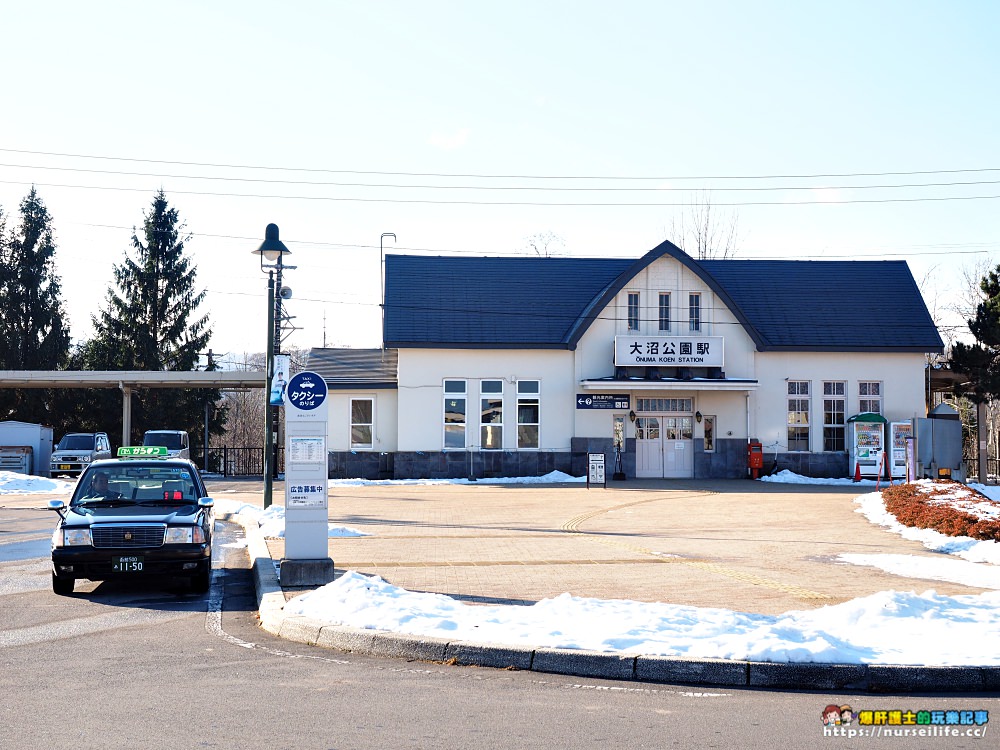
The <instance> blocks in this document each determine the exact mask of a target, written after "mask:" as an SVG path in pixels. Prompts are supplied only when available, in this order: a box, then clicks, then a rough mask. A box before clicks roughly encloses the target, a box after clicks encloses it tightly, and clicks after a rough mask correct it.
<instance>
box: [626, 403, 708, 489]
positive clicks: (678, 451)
mask: <svg viewBox="0 0 1000 750" xmlns="http://www.w3.org/2000/svg"><path fill="white" fill-rule="evenodd" d="M635 450H636V462H635V475H636V477H647V478H679V479H682V478H690V477H693V476H694V419H693V418H692V417H690V416H667V415H644V416H641V417H637V418H636V420H635Z"/></svg>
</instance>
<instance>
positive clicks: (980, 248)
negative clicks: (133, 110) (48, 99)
mask: <svg viewBox="0 0 1000 750" xmlns="http://www.w3.org/2000/svg"><path fill="white" fill-rule="evenodd" d="M69 223H71V224H75V225H77V226H83V227H95V228H99V229H121V230H125V231H131V230H134V229H135V227H128V226H124V225H118V224H90V223H81V222H69ZM185 236H188V237H201V238H209V239H224V240H238V241H240V242H259V241H260V237H248V236H244V235H236V234H213V233H209V232H187V233H186V235H185ZM288 241H289V242H293V243H295V244H298V245H315V246H318V247H340V248H353V249H361V250H374V249H376V248H378V247H379V246H378V245H374V244H373V245H367V244H364V243H359V242H353V243H351V242H327V241H323V240H307V239H301V238H295V237H292V238H290V239H288ZM910 247H913V248H917V249H915V250H900V249H890V250H882V249H880V248H877V247H871V248H855V249H848V250H840V251H834V252H833V253H832V254H829V253H826V252H824V254H823V255H822V256H819V257H818V258H817V259H818V260H837V259H845V260H854V259H856V258H857V256H858V254H859V253H867V252H870V253H873V254H874V255H877V256H879V257H913V256H919V255H954V254H969V255H977V254H982V253H989V252H993V251H995V250H1000V240H994V241H986V242H942V243H931V244H925V245H912V246H910ZM921 248H941V249H940V250H922V249H921ZM966 248H972V249H966ZM393 250H401V251H405V252H409V253H431V254H435V255H442V254H446V255H476V256H483V255H490V253H484V252H483V251H482V250H481V249H475V250H460V249H455V248H434V247H409V246H405V245H400V246H396V247H394V248H393ZM740 252H741V253H743V252H751V250H748V249H745V248H744V249H741V251H740ZM508 256H510V257H537V254H536V253H535V252H534V251H531V250H515V251H511V252H507V253H503V257H508ZM549 257H553V258H557V257H558V258H569V257H593V256H572V255H569V254H567V253H550V255H549ZM787 259H788V258H787V256H781V255H766V254H765V255H760V254H757V255H754V256H753V257H749V256H745V255H741V256H740V257H739V258H734V260H787Z"/></svg>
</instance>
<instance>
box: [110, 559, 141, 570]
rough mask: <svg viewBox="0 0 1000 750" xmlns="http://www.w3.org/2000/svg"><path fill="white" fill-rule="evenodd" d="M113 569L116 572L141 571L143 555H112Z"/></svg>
mask: <svg viewBox="0 0 1000 750" xmlns="http://www.w3.org/2000/svg"><path fill="white" fill-rule="evenodd" d="M111 569H112V570H113V571H115V572H116V573H141V572H142V557H141V556H138V555H129V556H128V557H112V558H111Z"/></svg>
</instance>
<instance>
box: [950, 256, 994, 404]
mask: <svg viewBox="0 0 1000 750" xmlns="http://www.w3.org/2000/svg"><path fill="white" fill-rule="evenodd" d="M979 288H980V289H981V290H982V292H983V300H982V301H981V302H980V303H979V304H978V305H977V306H976V317H975V318H974V319H973V320H969V321H967V322H968V324H969V331H971V333H972V335H973V336H975V338H976V343H975V344H964V343H962V342H958V343H956V344H955V345H954V346H953V347H952V350H951V357H950V359H949V363H950V365H951V369H952V370H954V371H955V372H958V373H961V374H963V375H966V376H968V378H969V381H968V383H963V384H961V385H959V386H957V387H956V389H955V392H956V394H957V395H959V396H966V397H968V398H969V399H971V400H972V401H974V402H975V403H985V402H987V401H991V400H993V399H997V398H1000V266H997V268H996V269H994V270H993V271H990V272H989V273H988V274H987V275H986V276H985V277H984V278H983V280H982V281H981V282H980V285H979Z"/></svg>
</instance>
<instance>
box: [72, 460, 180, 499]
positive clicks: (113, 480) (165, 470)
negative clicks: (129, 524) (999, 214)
mask: <svg viewBox="0 0 1000 750" xmlns="http://www.w3.org/2000/svg"><path fill="white" fill-rule="evenodd" d="M197 487H198V485H197V484H196V483H195V480H194V477H192V475H191V472H190V471H189V470H188V469H186V468H184V467H182V466H135V465H134V464H131V465H130V464H129V463H128V462H127V461H123V462H122V463H121V464H120V465H118V466H108V467H101V468H99V469H97V468H95V469H92V470H91V471H89V472H87V473H86V474H85V475H84V477H83V479H82V480H81V481H80V484H79V486H78V487H77V488H76V492H74V494H73V501H72V502H71V503H70V504H71V505H78V504H87V505H93V504H97V503H101V502H115V503H125V502H128V503H129V504H131V503H132V502H135V504H137V505H146V504H161V503H176V504H185V503H194V502H196V501H197V500H198V494H199V493H198V490H197Z"/></svg>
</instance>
